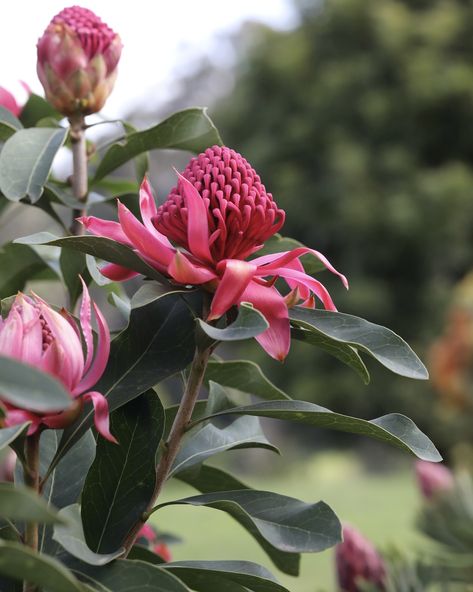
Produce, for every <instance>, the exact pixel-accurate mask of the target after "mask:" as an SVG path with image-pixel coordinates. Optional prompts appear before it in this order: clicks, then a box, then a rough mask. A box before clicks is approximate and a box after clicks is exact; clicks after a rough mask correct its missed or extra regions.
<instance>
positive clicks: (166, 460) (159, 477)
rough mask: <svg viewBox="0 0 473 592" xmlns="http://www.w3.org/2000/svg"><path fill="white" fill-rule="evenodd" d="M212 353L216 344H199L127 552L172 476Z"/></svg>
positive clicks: (128, 540) (126, 544)
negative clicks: (209, 346)
mask: <svg viewBox="0 0 473 592" xmlns="http://www.w3.org/2000/svg"><path fill="white" fill-rule="evenodd" d="M211 353H212V348H207V349H204V350H202V351H201V350H199V349H198V348H197V349H196V352H195V355H194V360H193V362H192V365H191V368H190V372H189V377H188V379H187V383H186V387H185V390H184V395H183V397H182V400H181V403H180V405H179V409H178V411H177V413H176V417H175V418H174V422H173V424H172V427H171V430H170V432H169V436H168V439H167V441H166V443H165V445H164V449H163V453H162V455H161V458H160V460H159V464H158V467H157V470H156V486H155V489H154V493H153V496H152V498H151V500H150V502H149V504H148V507H147V508H146V511H145V512H144V513H143V516H142V519H141V520H140V521H139V522H138V523H137V524H136V525H135V527H134V528H133V530H132V531H131V532H130V534H129V535H128V537H127V539H126V541H125V543H124V546H125V548H126V550H127V552H126V554H128V553H129V551H130V549H131V547H132V546H133V544H134V542H135V540H136V537H137V535H138V533H139V531H140V530H141V528H142V527H143V525H144V524H145V522H146V520H147V519H148V517H149V514H150V512H151V510H152V508H153V506H154V505H155V504H156V500H157V499H158V497H159V495H160V493H161V491H162V489H163V486H164V484H165V482H166V479H167V478H168V475H169V471H170V470H171V467H172V465H173V463H174V461H175V460H176V456H177V453H178V452H179V448H180V445H181V440H182V437H183V436H184V434H185V433H186V431H187V429H188V426H189V424H190V421H191V418H192V413H193V411H194V407H195V404H196V402H197V399H198V397H199V393H200V389H201V386H202V382H203V379H204V374H205V370H206V368H207V364H208V361H209V358H210V354H211Z"/></svg>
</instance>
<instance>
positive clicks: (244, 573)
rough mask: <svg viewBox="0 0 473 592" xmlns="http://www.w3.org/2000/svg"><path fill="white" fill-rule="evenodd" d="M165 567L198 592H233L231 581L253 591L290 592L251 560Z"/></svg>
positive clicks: (173, 564)
mask: <svg viewBox="0 0 473 592" xmlns="http://www.w3.org/2000/svg"><path fill="white" fill-rule="evenodd" d="M163 568H164V569H165V570H167V571H170V572H171V573H173V574H175V575H176V576H177V577H178V578H179V579H180V580H182V581H183V582H184V583H185V584H187V585H188V586H190V587H191V588H192V589H193V590H196V591H197V592H209V590H218V591H219V592H227V590H228V591H229V592H230V591H231V590H233V588H231V587H230V588H229V587H228V584H229V583H230V582H233V583H235V584H238V585H241V586H243V588H242V590H252V592H289V591H288V590H287V588H285V587H284V586H281V584H279V583H278V582H277V581H276V580H275V579H274V576H273V575H272V574H271V572H270V571H268V570H267V569H266V568H265V567H262V566H261V565H258V564H257V563H253V562H251V561H175V562H172V563H165V564H164V565H163Z"/></svg>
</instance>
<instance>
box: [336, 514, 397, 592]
mask: <svg viewBox="0 0 473 592" xmlns="http://www.w3.org/2000/svg"><path fill="white" fill-rule="evenodd" d="M335 562H336V567H337V576H338V583H339V585H340V589H341V590H343V592H361V590H362V588H361V586H360V584H361V583H362V582H367V583H369V584H371V585H373V586H375V587H377V588H378V589H379V590H384V589H385V586H384V583H385V579H386V569H385V567H384V562H383V560H382V558H381V556H380V555H379V553H378V552H377V551H376V549H375V548H374V546H373V545H372V544H371V543H370V541H368V540H367V539H365V537H364V536H363V535H362V534H361V533H359V532H358V531H357V530H356V529H354V528H353V527H351V526H346V525H345V526H344V527H343V543H340V544H339V545H337V548H336V551H335Z"/></svg>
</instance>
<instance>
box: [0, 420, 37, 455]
mask: <svg viewBox="0 0 473 592" xmlns="http://www.w3.org/2000/svg"><path fill="white" fill-rule="evenodd" d="M29 425H30V424H29V423H22V424H20V425H16V426H13V427H11V428H2V429H0V450H2V449H3V448H5V447H6V446H8V445H9V444H11V443H12V442H14V441H15V440H16V439H17V438H19V437H20V436H22V435H24V434H25V432H26V430H27V429H28V426H29Z"/></svg>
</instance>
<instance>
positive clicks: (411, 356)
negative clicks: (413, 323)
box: [289, 306, 429, 380]
mask: <svg viewBox="0 0 473 592" xmlns="http://www.w3.org/2000/svg"><path fill="white" fill-rule="evenodd" d="M289 317H290V319H291V323H292V324H295V325H296V326H298V327H302V328H304V329H306V330H308V331H315V332H317V333H319V334H321V335H324V336H325V337H326V338H327V339H330V340H332V341H333V342H334V343H337V342H338V343H345V344H349V345H351V346H353V347H355V348H357V349H360V350H362V351H364V352H366V353H368V354H370V355H371V356H372V357H373V358H375V359H376V360H377V361H378V362H379V363H380V364H382V365H383V366H385V367H386V368H388V369H389V370H391V371H392V372H394V373H395V374H399V375H401V376H406V377H407V378H416V379H420V380H426V379H427V378H428V377H429V373H428V372H427V369H426V368H425V366H424V364H422V362H421V361H420V360H419V358H418V357H417V355H416V354H415V353H414V352H413V351H412V349H411V348H410V347H409V345H408V344H407V343H406V342H405V341H404V340H403V339H402V338H401V337H399V336H398V335H396V333H394V332H393V331H391V330H390V329H386V327H382V326H381V325H375V324H374V323H370V322H369V321H366V320H365V319H360V318H358V317H355V316H353V315H348V314H344V313H340V312H332V311H328V310H317V309H310V308H303V307H301V306H294V307H293V308H291V309H289Z"/></svg>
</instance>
